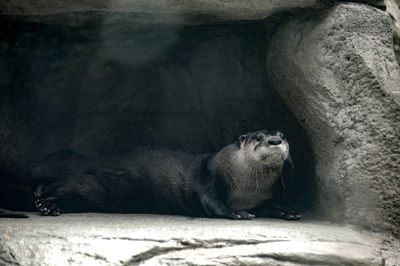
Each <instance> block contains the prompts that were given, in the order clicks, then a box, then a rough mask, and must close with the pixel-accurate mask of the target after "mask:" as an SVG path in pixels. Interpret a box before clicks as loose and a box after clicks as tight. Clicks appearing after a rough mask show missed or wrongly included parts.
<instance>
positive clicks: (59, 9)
mask: <svg viewBox="0 0 400 266" xmlns="http://www.w3.org/2000/svg"><path fill="white" fill-rule="evenodd" d="M317 4H318V1H317V0H295V1H294V0H291V1H281V0H268V1H264V0H244V1H243V0H234V1H218V0H207V1H196V0H189V1H179V0H167V1H159V0H141V1H130V0H117V1H110V0H97V1H91V0H84V1H80V0H72V1H71V0H70V1H68V4H66V2H63V1H50V2H49V1H46V0H38V1H34V2H32V1H28V0H18V1H13V0H11V1H10V0H6V1H2V2H1V3H0V15H11V16H20V15H23V16H27V15H29V16H31V17H18V19H22V20H29V21H41V22H48V23H57V24H81V23H99V22H100V23H102V24H104V23H109V22H111V21H115V20H119V19H120V18H121V17H122V15H123V14H125V15H127V14H132V16H131V17H129V19H130V20H131V21H133V20H136V21H137V20H139V21H148V22H155V21H156V22H166V23H179V24H180V23H184V24H198V23H210V22H220V21H227V20H259V19H264V18H267V17H268V16H271V15H272V14H274V13H276V12H279V11H283V10H288V9H291V8H307V7H314V6H317ZM104 12H107V13H109V14H108V15H105V14H104ZM55 14H56V15H57V17H54V16H52V15H55ZM34 15H40V16H39V17H38V16H37V17H32V16H34ZM104 18H107V19H106V20H104ZM127 21H128V20H125V22H127Z"/></svg>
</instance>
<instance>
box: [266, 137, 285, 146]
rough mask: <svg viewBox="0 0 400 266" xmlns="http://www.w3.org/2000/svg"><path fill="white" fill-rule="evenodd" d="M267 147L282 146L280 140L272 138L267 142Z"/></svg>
mask: <svg viewBox="0 0 400 266" xmlns="http://www.w3.org/2000/svg"><path fill="white" fill-rule="evenodd" d="M268 144H269V145H280V144H282V139H281V138H277V137H272V138H270V139H269V140H268Z"/></svg>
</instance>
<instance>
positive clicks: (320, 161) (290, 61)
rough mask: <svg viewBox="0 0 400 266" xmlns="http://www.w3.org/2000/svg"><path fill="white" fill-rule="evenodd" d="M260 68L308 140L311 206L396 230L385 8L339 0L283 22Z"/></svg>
mask: <svg viewBox="0 0 400 266" xmlns="http://www.w3.org/2000/svg"><path fill="white" fill-rule="evenodd" d="M267 68H268V70H269V74H270V77H271V80H272V82H273V84H274V85H275V88H276V89H277V91H278V93H279V95H280V96H281V97H282V98H283V100H284V102H285V103H286V104H287V105H288V106H289V107H290V108H291V110H292V112H293V113H294V114H295V116H296V117H297V118H298V119H299V120H301V121H303V127H304V128H305V130H306V132H307V135H308V137H309V139H310V141H311V146H312V149H313V151H314V156H315V163H316V175H317V182H318V189H317V191H318V196H317V197H318V200H317V204H316V207H317V210H318V211H319V212H320V213H323V214H324V216H325V217H329V219H331V220H334V221H350V222H352V223H354V224H358V225H362V226H365V227H366V228H370V229H372V230H376V231H380V230H389V231H391V232H393V233H394V234H396V235H397V236H400V205H399V202H400V179H399V174H400V106H399V103H400V70H399V66H398V64H397V62H396V59H395V56H394V52H393V41H392V32H391V25H390V18H389V16H388V15H387V14H386V13H384V12H382V11H380V10H378V9H375V8H372V7H369V6H365V5H360V4H351V3H349V4H340V5H337V6H335V7H333V8H330V9H328V10H326V11H325V12H321V13H318V14H315V13H309V14H304V15H303V16H301V17H296V18H294V19H293V20H290V21H288V22H287V23H284V24H283V25H281V27H280V28H279V30H278V32H277V34H276V35H275V36H274V37H273V40H272V42H271V44H270V47H269V51H268V56H267Z"/></svg>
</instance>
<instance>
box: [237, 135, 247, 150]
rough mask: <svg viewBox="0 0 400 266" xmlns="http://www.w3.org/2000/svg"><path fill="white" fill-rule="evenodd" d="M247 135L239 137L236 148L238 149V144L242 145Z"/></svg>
mask: <svg viewBox="0 0 400 266" xmlns="http://www.w3.org/2000/svg"><path fill="white" fill-rule="evenodd" d="M246 137H247V134H244V135H240V136H239V140H238V141H237V142H236V146H237V147H238V148H240V144H242V143H243V142H244V141H245V140H246Z"/></svg>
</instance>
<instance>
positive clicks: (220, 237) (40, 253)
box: [0, 213, 399, 265]
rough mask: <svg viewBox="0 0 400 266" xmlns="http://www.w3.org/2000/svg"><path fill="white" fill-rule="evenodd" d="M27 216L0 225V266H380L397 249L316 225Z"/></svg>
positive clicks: (379, 239)
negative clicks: (13, 265)
mask: <svg viewBox="0 0 400 266" xmlns="http://www.w3.org/2000/svg"><path fill="white" fill-rule="evenodd" d="M30 215H31V218H29V219H1V220H0V264H2V265H11V264H16V265H78V264H83V265H139V264H140V265H192V264H195V265H267V264H268V265H276V264H279V265H305V264H306V265H315V264H316V265H380V264H381V263H382V262H385V261H387V262H393V261H395V259H396V255H395V252H394V251H393V250H395V249H397V248H398V247H399V243H398V242H397V241H396V240H393V239H390V238H386V237H383V236H380V235H376V234H371V233H369V232H366V231H359V230H357V229H356V228H354V227H352V226H344V225H339V226H338V225H333V224H330V223H326V222H315V221H314V222H312V221H306V222H304V221H299V222H286V221H278V220H270V219H255V220H252V221H231V220H224V219H206V218H188V217H181V216H160V215H140V214H136V215H134V214H129V215H121V214H91V213H85V214H66V215H62V216H59V217H43V216H37V215H34V214H30ZM385 243H386V244H385ZM382 251H384V254H382Z"/></svg>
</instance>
